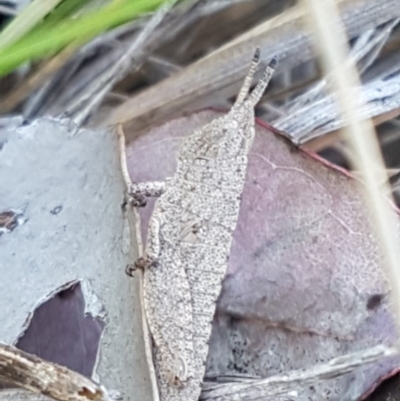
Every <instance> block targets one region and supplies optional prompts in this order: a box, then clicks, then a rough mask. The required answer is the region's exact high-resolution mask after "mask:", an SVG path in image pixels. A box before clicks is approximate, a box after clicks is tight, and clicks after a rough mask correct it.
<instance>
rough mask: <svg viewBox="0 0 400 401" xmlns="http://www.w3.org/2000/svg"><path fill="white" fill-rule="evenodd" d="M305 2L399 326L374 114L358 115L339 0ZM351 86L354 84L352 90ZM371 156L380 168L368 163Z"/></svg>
mask: <svg viewBox="0 0 400 401" xmlns="http://www.w3.org/2000/svg"><path fill="white" fill-rule="evenodd" d="M303 5H304V8H308V15H309V20H310V23H311V25H312V26H313V28H314V31H315V34H316V44H317V46H318V48H319V51H320V53H321V55H322V61H323V63H324V66H325V70H326V71H327V72H328V73H329V74H331V77H332V86H333V88H334V89H335V90H336V92H337V96H338V102H337V105H338V107H339V111H340V113H341V114H342V116H343V119H344V121H345V122H346V123H347V124H346V126H345V129H344V132H345V134H346V138H347V139H348V140H349V143H350V145H351V146H352V151H353V155H354V159H353V162H354V164H355V166H356V167H357V168H358V169H359V170H360V171H361V172H362V174H363V181H364V183H365V187H364V188H365V195H366V201H367V202H366V203H367V206H368V207H369V208H370V210H371V213H372V218H373V222H374V224H375V226H376V230H377V234H378V241H379V242H380V244H379V245H380V247H381V250H382V254H383V259H384V260H383V266H384V267H385V269H386V273H387V276H388V279H389V281H390V284H391V290H392V294H391V300H392V303H393V310H394V313H395V321H396V325H397V329H398V330H400V269H399V258H398V242H397V241H396V238H397V237H398V235H397V229H396V228H397V227H396V226H395V223H396V222H397V221H398V216H397V215H396V213H395V211H394V209H393V208H391V206H390V203H389V202H388V201H387V199H386V196H385V193H388V189H387V188H383V187H381V188H379V186H380V184H381V183H382V182H387V175H386V174H385V167H384V162H383V159H382V155H381V153H380V150H379V145H378V141H377V138H376V135H375V132H374V127H373V124H372V122H371V120H369V119H366V120H363V121H360V120H359V117H358V112H357V111H358V109H359V108H360V103H361V96H360V93H359V92H358V93H355V90H356V89H355V88H358V87H359V86H360V82H359V79H358V75H357V72H356V69H355V67H354V65H350V64H346V63H345V60H346V54H347V40H346V35H345V33H344V29H343V26H342V23H341V21H340V17H339V13H338V10H337V8H336V6H335V4H334V3H333V1H332V0H303ZM345 65H346V66H347V69H346V70H344V66H345ZM348 88H354V89H353V90H352V91H351V96H350V95H349V92H348ZM371 160H373V161H374V162H375V164H377V165H378V166H379V168H377V169H375V168H374V169H370V168H369V165H370V161H371Z"/></svg>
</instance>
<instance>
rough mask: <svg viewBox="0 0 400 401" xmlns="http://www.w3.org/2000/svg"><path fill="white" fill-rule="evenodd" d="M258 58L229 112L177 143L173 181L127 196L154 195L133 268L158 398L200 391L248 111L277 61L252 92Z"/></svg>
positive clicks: (248, 142)
mask: <svg viewBox="0 0 400 401" xmlns="http://www.w3.org/2000/svg"><path fill="white" fill-rule="evenodd" d="M259 58H260V51H259V49H257V51H256V52H255V54H254V57H253V60H252V62H251V65H250V70H249V72H248V74H247V76H246V78H245V80H244V83H243V86H242V88H241V90H240V92H239V95H238V97H237V99H236V102H235V104H234V105H233V107H232V109H231V110H230V111H229V113H227V114H226V115H224V116H223V117H220V118H217V119H215V120H214V121H211V122H210V123H209V124H207V125H205V126H204V127H202V128H201V129H198V130H196V131H195V132H194V133H193V134H192V135H190V136H189V137H187V138H186V139H185V140H184V141H183V143H182V146H181V149H180V152H179V156H178V162H177V169H176V172H175V174H174V176H173V177H171V178H169V179H168V180H167V181H166V182H165V183H164V182H155V183H139V184H133V185H132V187H131V188H130V191H129V195H130V196H131V197H132V199H133V202H134V203H135V204H136V205H137V206H143V205H144V204H145V197H146V196H158V197H159V199H158V200H157V202H156V205H155V208H154V212H153V214H152V217H151V220H150V224H149V230H148V238H147V244H146V251H145V255H144V257H143V258H141V259H140V260H138V262H137V263H136V267H141V268H143V269H144V283H143V288H144V303H145V310H146V316H147V320H148V324H149V327H150V331H151V334H152V337H153V341H154V364H155V370H156V374H157V379H158V386H159V391H160V396H161V400H163V401H164V400H169V401H177V400H181V401H183V400H185V401H196V400H198V398H199V396H200V393H201V383H202V381H203V376H204V372H205V363H206V358H207V353H208V341H209V338H210V334H211V328H212V320H213V316H214V312H215V305H216V301H217V298H218V296H219V293H220V291H221V283H222V280H223V278H224V275H225V272H226V269H227V264H228V257H229V253H230V248H231V243H232V235H233V231H234V230H235V227H236V224H237V220H238V214H239V208H240V199H241V195H242V191H243V187H244V183H245V179H246V170H247V159H248V154H249V151H250V148H251V146H252V143H253V139H254V135H255V127H254V107H255V105H256V104H257V102H258V101H259V100H260V98H261V96H262V95H263V93H264V90H265V88H266V87H267V85H268V82H269V80H270V79H271V76H272V74H273V72H274V68H275V65H276V63H277V59H276V58H273V59H272V61H271V62H270V63H269V64H268V66H267V68H266V70H265V73H264V75H263V77H262V79H261V80H260V81H259V82H258V83H257V85H256V86H255V88H254V89H253V90H252V91H250V87H251V84H252V81H253V78H254V74H255V72H256V69H257V66H258V63H259Z"/></svg>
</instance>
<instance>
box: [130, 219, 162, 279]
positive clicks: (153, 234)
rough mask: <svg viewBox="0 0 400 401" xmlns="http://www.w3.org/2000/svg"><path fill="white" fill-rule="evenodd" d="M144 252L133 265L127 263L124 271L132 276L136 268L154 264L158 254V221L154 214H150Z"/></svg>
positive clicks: (144, 267)
mask: <svg viewBox="0 0 400 401" xmlns="http://www.w3.org/2000/svg"><path fill="white" fill-rule="evenodd" d="M147 238H148V239H147V244H146V254H145V256H144V257H142V258H139V259H138V260H137V261H136V262H135V263H134V264H133V265H128V266H127V267H126V269H125V273H126V274H127V275H128V276H133V273H134V271H135V270H137V269H148V268H149V267H152V266H154V265H156V263H157V258H158V255H159V254H160V221H159V219H158V218H157V217H156V216H154V215H153V216H152V217H151V219H150V222H149V230H148V233H147Z"/></svg>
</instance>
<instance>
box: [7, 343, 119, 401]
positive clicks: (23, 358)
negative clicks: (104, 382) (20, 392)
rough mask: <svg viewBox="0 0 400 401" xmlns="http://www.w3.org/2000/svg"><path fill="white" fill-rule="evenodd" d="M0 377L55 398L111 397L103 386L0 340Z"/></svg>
mask: <svg viewBox="0 0 400 401" xmlns="http://www.w3.org/2000/svg"><path fill="white" fill-rule="evenodd" d="M0 380H5V381H6V382H8V383H11V384H12V385H14V386H17V387H20V388H23V389H25V390H29V391H32V392H34V393H36V394H43V395H46V396H48V397H51V398H53V399H55V400H58V401H111V398H110V396H109V395H108V394H107V392H106V390H105V389H104V388H103V386H100V385H98V384H96V383H94V382H92V381H91V380H89V379H88V378H87V377H84V376H82V375H81V374H79V373H77V372H74V371H72V370H70V369H67V368H66V367H64V366H60V365H57V364H55V363H51V362H47V361H44V360H43V359H41V358H39V357H37V356H35V355H32V354H28V353H27V352H24V351H21V350H19V349H17V348H14V347H11V346H9V345H4V344H0Z"/></svg>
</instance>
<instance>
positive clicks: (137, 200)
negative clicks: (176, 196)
mask: <svg viewBox="0 0 400 401" xmlns="http://www.w3.org/2000/svg"><path fill="white" fill-rule="evenodd" d="M164 192H165V182H164V181H151V182H140V183H136V182H133V183H131V185H130V186H129V190H128V196H129V202H130V203H131V204H132V205H133V206H135V207H142V206H146V198H148V197H159V196H161V195H162V194H163V193H164Z"/></svg>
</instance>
